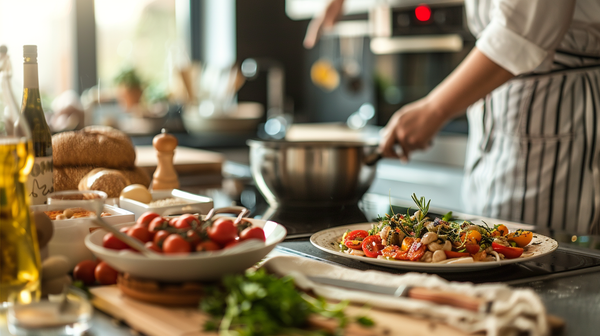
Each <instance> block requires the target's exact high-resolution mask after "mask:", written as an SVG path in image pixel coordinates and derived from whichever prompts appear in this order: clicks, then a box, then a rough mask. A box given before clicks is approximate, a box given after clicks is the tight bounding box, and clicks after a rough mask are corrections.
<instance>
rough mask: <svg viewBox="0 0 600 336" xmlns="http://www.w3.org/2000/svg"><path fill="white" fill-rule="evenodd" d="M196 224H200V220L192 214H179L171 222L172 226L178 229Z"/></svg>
mask: <svg viewBox="0 0 600 336" xmlns="http://www.w3.org/2000/svg"><path fill="white" fill-rule="evenodd" d="M198 225H200V220H199V219H198V217H196V216H194V215H192V214H185V215H181V216H179V218H177V219H176V220H175V222H174V223H173V226H174V227H176V228H178V229H187V228H191V227H194V226H198Z"/></svg>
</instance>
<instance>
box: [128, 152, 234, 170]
mask: <svg viewBox="0 0 600 336" xmlns="http://www.w3.org/2000/svg"><path fill="white" fill-rule="evenodd" d="M135 153H136V162H135V165H136V166H138V167H140V168H143V169H145V170H146V171H147V172H148V174H150V176H152V174H153V173H154V170H156V165H157V163H158V159H157V158H156V150H155V149H154V147H152V146H136V147H135ZM224 160H225V159H224V157H223V155H222V154H220V153H216V152H210V151H206V150H202V149H195V148H189V147H177V148H176V149H175V156H174V158H173V164H174V165H175V170H176V171H177V174H179V175H216V174H219V175H220V174H221V168H222V166H223V161H224Z"/></svg>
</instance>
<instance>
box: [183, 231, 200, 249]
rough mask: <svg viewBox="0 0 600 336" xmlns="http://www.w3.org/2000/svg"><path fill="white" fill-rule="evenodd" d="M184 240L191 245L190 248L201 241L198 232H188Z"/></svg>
mask: <svg viewBox="0 0 600 336" xmlns="http://www.w3.org/2000/svg"><path fill="white" fill-rule="evenodd" d="M185 238H186V240H187V241H189V242H190V244H192V246H195V245H196V244H198V243H199V242H200V241H201V240H202V239H201V238H200V235H199V234H198V232H196V231H194V230H188V231H187V232H186V233H185Z"/></svg>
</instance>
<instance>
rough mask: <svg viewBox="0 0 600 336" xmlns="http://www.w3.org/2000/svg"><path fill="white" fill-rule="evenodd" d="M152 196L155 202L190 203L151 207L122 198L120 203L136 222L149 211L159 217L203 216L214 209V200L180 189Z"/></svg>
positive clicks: (157, 191)
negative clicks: (167, 200)
mask: <svg viewBox="0 0 600 336" xmlns="http://www.w3.org/2000/svg"><path fill="white" fill-rule="evenodd" d="M151 194H152V200H153V201H156V200H160V199H164V198H170V197H174V198H179V199H182V200H185V201H188V202H189V203H188V204H179V205H168V206H162V207H150V206H149V205H148V204H145V203H142V202H138V201H135V200H132V199H129V198H122V199H121V200H120V201H119V206H120V207H121V208H123V209H125V210H129V211H131V212H133V214H134V215H135V220H137V219H138V218H139V217H140V216H141V215H142V214H144V213H145V212H148V211H152V212H155V213H157V214H159V215H172V214H184V213H190V212H199V213H200V214H202V215H206V214H207V213H208V212H209V211H210V210H211V209H212V208H213V200H212V198H210V197H206V196H200V195H195V194H192V193H188V192H185V191H182V190H179V189H172V190H155V191H152V192H151Z"/></svg>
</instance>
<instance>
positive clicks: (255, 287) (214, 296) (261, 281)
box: [200, 269, 372, 336]
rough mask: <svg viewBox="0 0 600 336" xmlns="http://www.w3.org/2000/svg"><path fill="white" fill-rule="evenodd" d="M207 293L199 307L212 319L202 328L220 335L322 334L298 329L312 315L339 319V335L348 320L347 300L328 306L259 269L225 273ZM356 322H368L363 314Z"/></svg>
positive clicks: (290, 281) (288, 281) (289, 282)
mask: <svg viewBox="0 0 600 336" xmlns="http://www.w3.org/2000/svg"><path fill="white" fill-rule="evenodd" d="M206 293H207V295H206V296H205V297H204V298H203V300H202V301H201V303H200V308H201V309H202V310H203V311H205V312H207V313H208V314H210V315H211V316H212V319H211V320H209V321H208V322H207V323H206V324H205V325H204V328H205V330H207V331H208V330H210V331H218V332H219V333H220V334H221V335H236V336H260V335H280V334H289V333H294V334H301V335H323V332H322V331H320V332H309V331H303V330H300V328H303V327H306V326H307V324H308V317H309V316H310V315H312V314H319V315H321V316H324V317H327V318H335V319H336V320H338V322H339V323H338V325H339V328H340V329H339V330H338V332H339V333H340V334H341V333H342V330H341V328H343V327H344V326H345V325H346V324H347V322H348V318H347V317H346V316H345V314H344V312H343V310H344V308H345V307H346V306H347V305H348V302H342V303H339V304H336V305H331V304H328V303H327V302H326V301H325V300H324V299H322V298H313V297H310V296H308V295H306V294H301V293H300V292H298V291H297V290H296V288H295V286H294V281H293V279H292V278H290V277H283V278H277V277H275V276H274V275H270V274H267V273H266V272H265V271H264V270H262V269H260V270H258V271H248V272H246V274H244V275H230V276H226V277H224V279H223V284H222V286H219V287H213V288H207V289H206ZM356 321H357V322H358V323H360V324H362V325H365V326H367V325H369V323H370V322H369V321H370V319H368V318H366V317H358V318H357V319H356ZM371 322H372V321H371ZM371 325H372V324H371Z"/></svg>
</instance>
